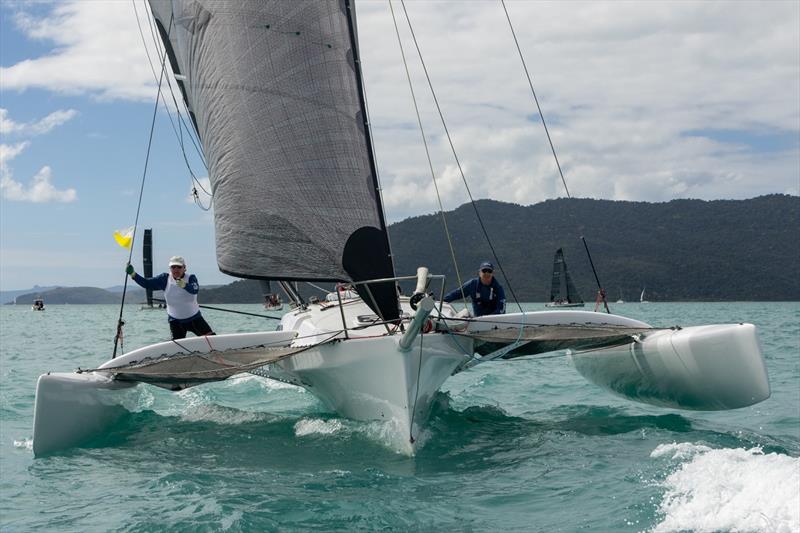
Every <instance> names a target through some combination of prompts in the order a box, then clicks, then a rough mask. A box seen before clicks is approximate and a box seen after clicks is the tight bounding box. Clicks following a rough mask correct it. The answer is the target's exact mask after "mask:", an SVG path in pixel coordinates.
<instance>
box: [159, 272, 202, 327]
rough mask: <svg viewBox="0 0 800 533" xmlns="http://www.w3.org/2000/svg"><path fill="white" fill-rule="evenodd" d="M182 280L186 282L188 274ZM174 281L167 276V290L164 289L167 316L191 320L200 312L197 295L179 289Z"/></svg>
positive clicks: (170, 276) (169, 275)
mask: <svg viewBox="0 0 800 533" xmlns="http://www.w3.org/2000/svg"><path fill="white" fill-rule="evenodd" d="M183 279H185V280H188V279H189V274H188V273H186V274H184V276H183ZM175 281H176V280H175V278H173V277H172V275H171V274H167V288H166V289H164V299H165V300H166V301H167V314H168V315H169V316H171V317H172V318H177V319H178V320H183V319H184V318H191V317H193V316H194V315H196V314H197V313H199V312H200V306H199V305H198V303H197V295H196V294H192V293H190V292H188V291H187V290H186V289H181V288H180V287H178V284H177V283H175Z"/></svg>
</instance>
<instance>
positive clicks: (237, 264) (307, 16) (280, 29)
mask: <svg viewBox="0 0 800 533" xmlns="http://www.w3.org/2000/svg"><path fill="white" fill-rule="evenodd" d="M150 5H151V7H152V11H153V15H154V16H155V19H156V21H157V24H158V28H159V32H160V33H161V37H162V40H163V41H164V42H165V43H166V44H167V54H168V56H169V61H170V64H171V66H172V69H173V71H174V73H175V74H176V79H177V80H178V84H179V86H180V88H181V91H182V93H183V97H184V101H185V103H186V106H187V109H188V110H189V112H190V115H191V118H192V121H193V124H194V126H195V129H196V131H197V134H198V136H199V138H200V140H201V144H202V147H203V151H204V155H205V158H206V161H207V163H208V169H209V177H210V180H211V188H212V194H213V199H214V222H215V230H216V247H217V263H218V266H219V268H220V270H221V271H222V272H225V273H227V274H230V275H233V276H237V277H243V278H255V279H267V280H291V281H298V280H309V281H310V280H316V281H356V282H357V281H364V280H368V279H378V278H391V277H393V276H394V266H393V263H392V257H391V252H390V248H389V240H388V236H387V231H386V222H385V218H384V214H383V207H382V204H381V198H380V194H379V186H378V178H377V171H376V165H375V161H374V156H373V150H372V140H371V138H370V133H369V128H368V126H367V115H366V105H365V100H364V94H363V88H362V87H363V85H362V80H361V70H360V61H359V51H358V47H357V38H356V33H357V29H356V20H355V12H354V7H353V6H352V3H351V2H350V0H328V1H319V2H286V1H284V0H271V1H259V2H235V3H225V2H217V1H212V0H150ZM358 290H359V292H362V290H365V289H362V288H361V287H359V288H358ZM370 291H371V294H362V295H363V297H364V301H365V302H366V303H367V304H368V305H370V307H372V309H373V310H374V311H376V312H377V313H379V314H380V315H381V316H382V317H383V318H384V319H386V320H393V319H397V318H398V316H399V308H398V300H397V294H396V290H395V286H394V283H383V284H373V285H371V286H370Z"/></svg>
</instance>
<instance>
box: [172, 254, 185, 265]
mask: <svg viewBox="0 0 800 533" xmlns="http://www.w3.org/2000/svg"><path fill="white" fill-rule="evenodd" d="M176 265H177V266H182V267H185V266H186V261H184V260H183V257H181V256H179V255H173V256H172V257H170V258H169V266H176Z"/></svg>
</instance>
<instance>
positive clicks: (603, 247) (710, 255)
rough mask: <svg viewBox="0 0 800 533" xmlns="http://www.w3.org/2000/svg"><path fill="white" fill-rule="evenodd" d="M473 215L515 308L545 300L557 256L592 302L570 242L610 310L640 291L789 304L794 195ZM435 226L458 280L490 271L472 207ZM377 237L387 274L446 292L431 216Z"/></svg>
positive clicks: (657, 296)
mask: <svg viewBox="0 0 800 533" xmlns="http://www.w3.org/2000/svg"><path fill="white" fill-rule="evenodd" d="M476 207H477V211H478V213H480V217H481V219H482V220H483V222H484V224H485V226H486V230H487V232H488V234H489V237H490V238H491V241H492V246H493V247H494V249H495V251H496V252H497V256H498V258H499V263H500V264H501V265H502V268H503V270H504V271H505V273H506V275H507V276H508V278H509V279H508V280H504V281H505V282H506V288H507V292H508V287H509V286H510V287H511V288H512V289H513V291H514V292H515V293H516V294H517V297H518V298H519V299H520V300H523V301H545V300H547V299H548V297H549V294H550V278H551V275H552V264H553V254H554V253H555V251H556V249H557V248H559V247H561V248H563V249H564V254H565V257H566V261H567V265H568V266H569V270H570V272H571V273H572V275H573V279H574V280H575V283H576V285H577V287H578V289H579V291H580V292H581V295H582V296H583V298H584V300H593V299H594V291H595V290H596V283H595V281H594V277H593V275H592V271H591V266H590V264H589V261H588V259H587V255H586V251H585V250H584V247H583V244H582V242H581V240H580V236H581V235H583V236H584V237H585V238H586V241H587V243H588V245H589V249H590V251H591V253H592V259H593V260H594V264H595V267H596V268H597V273H598V275H599V277H600V281H601V282H602V283H603V285H604V286H605V287H606V290H607V292H608V297H609V299H611V300H616V299H618V298H620V297H621V298H622V299H624V300H626V301H628V300H638V299H639V294H640V292H641V291H642V289H643V288H646V298H647V299H648V300H652V301H667V300H689V301H691V300H706V301H715V300H731V301H735V300H769V301H773V300H800V197H797V196H787V195H769V196H761V197H758V198H753V199H750V200H715V201H702V200H673V201H671V202H667V203H647V202H621V201H608V200H589V199H571V200H570V199H559V200H548V201H545V202H542V203H539V204H535V205H531V206H520V205H515V204H508V203H502V202H496V201H492V200H480V201H478V202H476ZM446 216H447V225H448V227H449V229H450V232H451V235H452V241H453V245H454V248H455V252H456V258H457V261H458V265H459V268H460V269H461V275H462V277H471V276H474V275H475V274H476V271H477V269H478V265H479V264H480V262H481V261H483V260H486V259H488V260H490V261H494V259H493V258H492V253H491V250H490V248H489V246H488V244H487V242H486V239H485V238H484V237H483V233H482V231H481V228H480V225H479V224H478V221H477V218H476V215H475V209H473V206H472V205H471V204H465V205H462V206H461V207H459V208H457V209H456V210H454V211H451V212H447V213H446ZM389 230H390V235H391V242H392V248H393V250H394V254H395V263H396V267H397V271H398V273H401V272H402V273H413V272H415V271H416V267H417V266H418V265H425V266H428V267H429V268H430V270H431V272H435V273H443V274H445V275H447V278H448V287H449V288H454V287H455V286H456V284H457V283H456V277H455V269H454V268H453V264H452V260H451V259H450V251H449V248H448V244H447V240H446V238H445V235H444V231H443V229H442V221H441V216H439V215H427V216H420V217H414V218H410V219H407V220H404V221H402V222H399V223H396V224H393V225H392V226H390V228H389ZM495 267H498V265H497V264H495ZM497 271H498V272H497V273H498V274H500V268H497ZM500 275H501V278H502V274H500ZM509 281H510V283H509ZM508 296H509V297H510V296H511V295H508Z"/></svg>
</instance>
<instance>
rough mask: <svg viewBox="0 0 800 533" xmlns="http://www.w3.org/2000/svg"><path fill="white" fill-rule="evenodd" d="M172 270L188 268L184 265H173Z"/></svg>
mask: <svg viewBox="0 0 800 533" xmlns="http://www.w3.org/2000/svg"><path fill="white" fill-rule="evenodd" d="M170 268H186V267H184V266H183V265H171V266H170Z"/></svg>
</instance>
